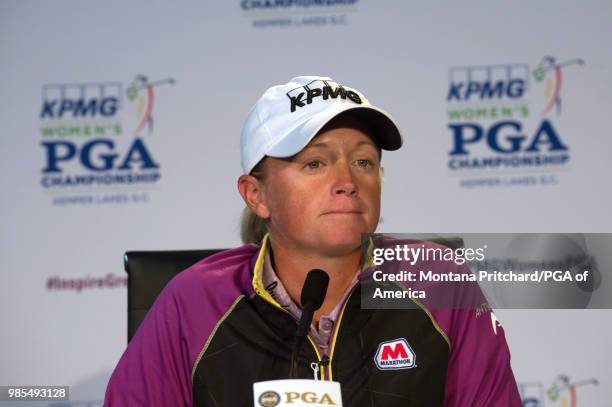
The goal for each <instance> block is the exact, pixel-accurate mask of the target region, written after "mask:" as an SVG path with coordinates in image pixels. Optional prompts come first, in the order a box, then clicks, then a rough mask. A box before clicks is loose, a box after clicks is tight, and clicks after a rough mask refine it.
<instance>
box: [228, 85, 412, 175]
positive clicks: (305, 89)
mask: <svg viewBox="0 0 612 407" xmlns="http://www.w3.org/2000/svg"><path fill="white" fill-rule="evenodd" d="M349 110H351V111H354V112H355V113H356V114H358V115H359V117H361V118H363V120H364V121H365V122H366V123H368V124H369V125H370V127H371V128H372V129H373V133H374V134H370V136H371V137H372V138H373V139H374V141H375V142H376V144H377V145H378V147H380V148H381V149H383V150H397V149H398V148H400V147H401V146H402V134H401V131H400V128H399V126H398V125H397V123H396V122H395V120H393V118H392V117H391V116H390V115H389V114H388V113H387V112H385V111H384V110H382V109H379V108H377V107H375V106H373V105H371V104H370V102H369V101H368V100H367V99H366V98H365V96H364V95H363V94H362V93H361V92H359V91H357V90H355V89H353V88H350V87H348V86H343V85H339V84H338V83H336V82H334V80H333V79H331V78H327V77H321V76H298V77H297V78H293V79H291V81H289V83H287V84H284V85H277V86H272V87H271V88H269V89H268V90H266V92H265V93H264V94H263V95H262V96H261V97H260V98H259V100H258V101H257V102H256V103H255V105H254V106H253V107H252V108H251V110H250V111H249V114H248V116H247V119H246V121H245V123H244V127H243V128H242V136H241V138H240V152H241V164H242V170H243V171H244V174H249V173H250V172H251V170H253V168H254V167H255V166H256V165H257V163H259V161H261V160H262V159H263V158H264V157H265V156H270V157H278V158H281V157H291V156H292V155H295V154H297V153H298V152H300V150H302V149H303V148H304V147H306V145H307V144H308V143H309V142H310V140H312V139H313V138H314V137H315V136H316V135H317V133H318V132H319V130H321V128H322V127H323V126H325V125H326V124H327V123H328V122H329V121H330V120H331V119H333V118H334V117H336V116H337V115H339V114H340V113H343V112H346V111H349Z"/></svg>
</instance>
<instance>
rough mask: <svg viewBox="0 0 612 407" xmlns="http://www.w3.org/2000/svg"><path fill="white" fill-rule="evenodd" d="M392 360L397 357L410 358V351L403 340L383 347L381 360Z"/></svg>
mask: <svg viewBox="0 0 612 407" xmlns="http://www.w3.org/2000/svg"><path fill="white" fill-rule="evenodd" d="M389 358H391V359H392V360H395V359H406V358H408V352H407V351H406V346H405V345H404V343H403V342H396V343H394V344H387V345H384V346H383V347H382V349H381V355H380V359H381V360H389Z"/></svg>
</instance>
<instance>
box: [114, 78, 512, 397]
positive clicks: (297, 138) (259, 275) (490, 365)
mask: <svg viewBox="0 0 612 407" xmlns="http://www.w3.org/2000/svg"><path fill="white" fill-rule="evenodd" d="M401 143H402V138H401V135H400V131H399V128H398V126H397V125H396V124H395V122H394V121H393V120H392V119H391V118H390V116H388V115H387V114H386V113H385V112H384V111H382V110H380V109H378V108H376V107H374V106H372V105H371V104H370V103H369V102H368V101H367V99H366V98H365V97H364V96H363V94H361V93H360V92H359V91H357V90H355V89H352V88H349V87H345V86H341V85H338V84H337V83H335V82H333V81H332V80H331V79H330V78H325V77H298V78H294V79H292V80H291V81H290V82H289V83H287V84H285V85H279V86H275V87H272V88H270V89H268V90H267V91H266V92H265V93H264V95H263V96H262V97H261V98H260V99H259V100H258V102H257V103H256V104H255V106H254V107H253V108H252V109H251V111H250V113H249V116H248V118H247V120H246V123H245V126H244V129H243V133H242V139H241V153H242V167H243V171H244V174H243V175H242V176H240V178H239V180H238V190H239V192H240V194H241V196H242V197H243V199H244V201H245V203H246V205H247V210H246V211H247V212H246V215H245V219H244V226H243V238H244V239H246V243H256V245H246V246H242V247H239V248H237V249H232V250H228V251H225V252H222V253H219V254H217V255H215V256H213V257H210V258H208V259H205V260H203V261H201V262H199V263H197V264H196V265H194V266H192V267H191V268H189V269H188V270H186V271H184V272H182V273H180V274H179V275H178V276H177V277H176V278H175V279H173V280H172V281H171V282H170V283H169V285H168V286H167V287H166V288H165V289H164V292H163V293H162V294H161V295H160V297H159V299H158V300H157V302H156V303H155V305H154V307H153V308H152V309H151V311H150V312H149V314H148V315H147V317H146V319H145V321H144V322H143V324H142V325H141V328H140V329H139V330H138V332H137V333H136V335H135V336H134V338H133V339H132V341H131V343H130V345H129V346H128V349H127V350H126V352H125V354H124V355H123V357H122V358H121V360H120V362H119V365H118V366H117V368H116V369H115V372H114V373H113V376H112V377H111V380H110V382H109V386H108V390H107V395H106V400H105V405H109V406H110V405H149V406H150V405H160V406H161V405H185V406H192V405H196V406H238V405H240V406H243V405H244V406H246V405H253V399H252V383H253V382H256V381H263V380H271V379H279V378H286V375H287V372H288V369H289V362H290V356H291V340H292V338H293V334H294V332H295V329H296V321H297V319H299V316H300V314H301V309H300V304H299V298H300V291H301V287H302V285H303V283H304V280H305V277H306V274H307V273H308V271H309V270H311V269H314V268H319V269H323V270H325V271H326V272H327V273H328V274H329V276H330V284H329V289H328V291H327V295H326V297H325V300H324V302H323V305H322V307H321V308H320V309H319V310H318V311H317V312H316V313H315V317H314V321H313V324H312V326H311V329H310V333H309V341H308V342H309V345H307V346H305V347H304V348H303V349H302V351H301V354H300V360H301V363H300V365H299V367H298V371H299V374H298V377H304V378H312V377H313V376H314V377H317V378H319V379H322V380H335V381H339V382H340V383H341V386H342V393H343V401H344V405H346V406H411V405H414V406H436V405H439V406H442V405H444V406H509V405H517V406H518V405H520V399H519V397H518V392H517V389H516V383H515V381H514V377H513V375H512V371H511V370H510V363H509V360H510V357H509V352H508V348H507V345H506V342H505V338H504V335H503V331H502V330H501V328H497V327H496V332H495V335H494V334H493V332H492V330H491V327H490V323H489V324H488V325H487V322H486V320H485V318H476V317H475V315H474V313H473V312H472V311H470V310H468V311H465V312H463V311H457V310H430V309H426V308H424V307H420V308H417V309H412V310H386V309H376V310H366V309H361V304H360V291H361V288H362V284H361V283H360V280H359V276H360V274H361V273H360V264H361V263H362V259H361V250H360V243H361V234H362V233H371V232H374V230H375V229H376V226H377V224H378V219H379V215H380V196H381V178H382V167H381V165H380V158H381V149H385V150H395V149H398V148H399V147H400V146H401ZM385 347H386V348H385ZM381 349H383V350H384V349H386V350H384V352H383V353H385V352H386V353H385V354H383V355H381ZM381 358H382V359H385V363H380V360H381ZM389 359H396V361H397V362H398V363H399V362H401V363H399V364H393V363H389ZM406 361H410V363H407V362H406ZM404 362H406V363H404ZM402 363H403V364H402ZM311 369H312V370H311ZM313 370H314V371H313Z"/></svg>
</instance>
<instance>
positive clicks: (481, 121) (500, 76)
mask: <svg viewBox="0 0 612 407" xmlns="http://www.w3.org/2000/svg"><path fill="white" fill-rule="evenodd" d="M582 64H584V62H583V61H582V60H580V59H573V60H567V61H561V62H558V61H557V60H556V59H555V58H554V57H550V56H546V57H544V58H543V59H542V60H541V62H540V63H539V64H537V65H536V66H535V67H530V66H529V65H528V64H524V63H519V64H504V65H483V66H456V67H451V69H450V71H449V84H448V89H447V93H446V102H447V114H448V125H447V129H448V134H449V139H450V149H449V151H448V170H449V172H450V173H451V175H453V176H458V177H459V178H460V185H461V186H462V187H491V186H517V185H535V184H556V183H558V175H557V174H558V173H559V172H560V171H563V170H565V169H566V167H567V166H568V164H569V162H570V151H571V150H570V144H569V143H568V141H567V139H566V137H565V133H564V131H563V127H562V126H561V124H560V116H561V112H562V100H563V96H564V94H565V92H564V91H565V86H562V85H565V81H564V80H563V78H564V73H565V71H566V69H568V68H569V67H572V66H578V65H582ZM570 69H572V68H570ZM573 74H574V72H572V75H573ZM568 76H570V75H568Z"/></svg>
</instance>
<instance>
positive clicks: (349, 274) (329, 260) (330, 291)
mask: <svg viewBox="0 0 612 407" xmlns="http://www.w3.org/2000/svg"><path fill="white" fill-rule="evenodd" d="M270 249H271V250H270V255H271V259H272V262H273V267H274V271H275V272H276V275H277V276H278V278H279V279H280V280H281V282H282V283H283V286H284V287H285V289H286V290H287V293H288V294H289V296H290V297H291V298H292V299H293V301H294V302H295V303H296V304H300V296H301V292H302V287H303V286H304V280H305V279H306V275H307V274H308V272H309V271H310V270H312V269H315V268H317V269H321V270H324V271H325V272H326V273H327V274H328V275H329V286H328V288H327V294H326V296H325V300H324V302H323V305H322V306H321V308H319V310H318V311H317V312H316V313H315V317H314V318H313V321H314V322H315V323H316V322H317V321H318V320H319V317H320V316H322V315H327V314H329V313H330V312H331V311H332V310H333V309H334V307H336V305H337V304H338V302H339V301H340V299H341V298H342V296H343V295H344V293H345V292H346V290H347V288H348V287H349V286H350V284H351V282H352V280H353V278H354V276H355V273H356V272H357V271H358V269H359V263H360V259H361V251H360V248H359V247H357V248H355V250H353V251H351V252H349V253H347V254H346V255H343V256H334V257H330V256H324V255H320V254H317V253H302V252H300V251H299V250H294V249H291V250H287V249H286V248H285V247H283V245H282V244H278V242H275V241H273V240H271V241H270Z"/></svg>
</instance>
